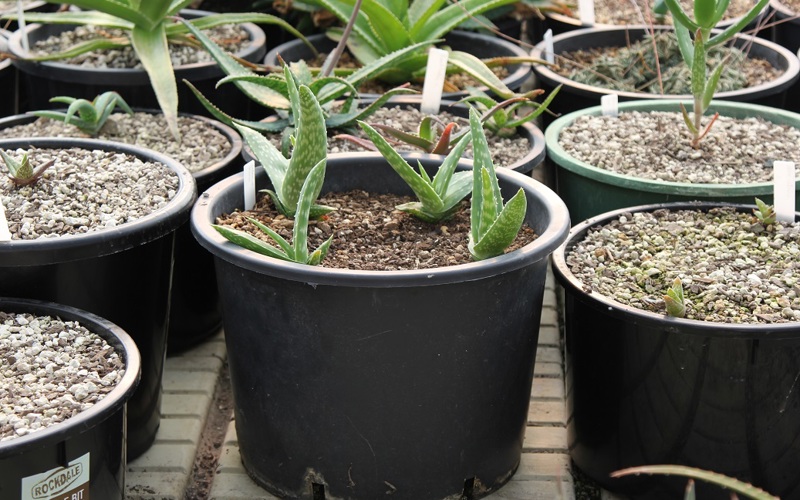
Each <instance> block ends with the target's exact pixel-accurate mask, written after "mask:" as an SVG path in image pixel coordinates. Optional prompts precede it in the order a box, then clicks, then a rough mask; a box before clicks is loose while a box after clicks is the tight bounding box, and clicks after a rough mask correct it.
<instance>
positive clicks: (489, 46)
mask: <svg viewBox="0 0 800 500" xmlns="http://www.w3.org/2000/svg"><path fill="white" fill-rule="evenodd" d="M308 41H309V42H311V44H312V45H313V46H314V47H315V48H316V49H317V50H318V51H319V52H323V53H329V52H330V51H331V50H333V48H334V47H336V42H334V41H333V40H331V39H330V38H328V37H327V36H325V35H312V36H310V37H308ZM442 45H446V46H448V47H450V48H451V49H453V50H461V51H464V52H469V53H470V54H472V55H474V56H476V57H479V58H487V57H503V56H513V57H528V53H527V52H526V51H524V50H522V49H521V48H520V47H519V46H517V45H514V44H513V43H510V42H507V41H505V40H501V39H499V38H496V37H492V36H488V35H481V34H479V33H472V32H469V31H461V30H454V31H451V32H450V33H448V34H447V36H445V38H444V42H443V43H442ZM278 54H280V56H281V57H282V58H283V60H284V61H286V62H295V61H300V60H309V59H313V58H314V54H312V52H311V49H309V48H308V46H306V45H305V44H304V43H303V42H302V41H301V40H292V41H291V42H287V43H284V44H281V45H278V46H277V47H274V48H273V49H271V50H270V51H269V52H267V55H266V57H265V58H264V64H266V65H267V66H279V64H278ZM508 71H509V75H508V76H507V77H505V78H503V79H502V80H503V83H505V84H506V86H507V87H508V88H510V89H511V90H515V91H516V90H519V89H520V88H521V87H522V84H523V83H524V82H525V81H526V80H527V79H528V77H529V76H530V74H531V67H530V65H529V64H514V65H510V66H508ZM481 89H482V90H484V91H486V90H488V89H487V88H486V87H481ZM362 95H363V96H365V97H366V96H370V97H377V95H376V94H362ZM466 96H467V93H466V92H444V93H443V94H442V99H450V100H454V101H456V100H458V99H461V98H462V97H466Z"/></svg>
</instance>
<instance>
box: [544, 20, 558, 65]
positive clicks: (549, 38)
mask: <svg viewBox="0 0 800 500" xmlns="http://www.w3.org/2000/svg"><path fill="white" fill-rule="evenodd" d="M544 60H545V61H546V62H547V63H548V64H555V62H556V54H555V49H554V48H553V30H551V29H549V28H548V29H547V31H545V32H544Z"/></svg>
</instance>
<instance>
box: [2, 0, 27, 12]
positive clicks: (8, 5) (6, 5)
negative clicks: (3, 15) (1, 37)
mask: <svg viewBox="0 0 800 500" xmlns="http://www.w3.org/2000/svg"><path fill="white" fill-rule="evenodd" d="M17 3H18V2H12V1H9V2H0V12H16V11H17ZM34 3H35V2H22V9H23V10H24V9H27V8H29V7H31V6H33V4H34Z"/></svg>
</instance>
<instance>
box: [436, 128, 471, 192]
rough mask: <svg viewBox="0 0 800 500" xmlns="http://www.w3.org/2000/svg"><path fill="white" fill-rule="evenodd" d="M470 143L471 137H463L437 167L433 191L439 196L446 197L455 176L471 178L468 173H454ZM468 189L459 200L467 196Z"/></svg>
mask: <svg viewBox="0 0 800 500" xmlns="http://www.w3.org/2000/svg"><path fill="white" fill-rule="evenodd" d="M471 141H472V137H470V136H466V137H463V138H462V139H461V140H460V141H458V142H457V143H456V145H455V147H453V149H452V150H450V152H449V153H448V154H447V156H446V157H445V159H444V161H442V164H441V165H440V166H439V169H438V170H437V171H436V174H435V175H434V176H433V189H435V190H436V192H437V193H439V194H440V195H446V194H447V193H448V192H449V191H450V190H451V189H452V188H451V183H452V182H453V180H454V179H455V178H456V177H457V176H460V177H465V175H464V174H466V177H469V178H471V177H472V175H471V174H469V172H462V173H454V172H455V171H456V166H457V165H458V162H459V160H461V157H462V156H464V151H465V150H466V149H467V146H468V145H469V143H470V142H471ZM462 189H463V188H459V189H458V191H457V192H460V191H461V190H462ZM470 189H471V187H467V188H466V192H465V193H464V194H463V195H462V196H461V198H463V197H464V196H466V195H467V194H469V190H470ZM461 198H459V199H461ZM446 204H447V203H445V205H446Z"/></svg>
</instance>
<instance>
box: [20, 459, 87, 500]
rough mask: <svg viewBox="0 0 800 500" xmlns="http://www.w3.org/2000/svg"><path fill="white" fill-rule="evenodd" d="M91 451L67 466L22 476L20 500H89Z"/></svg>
mask: <svg viewBox="0 0 800 500" xmlns="http://www.w3.org/2000/svg"><path fill="white" fill-rule="evenodd" d="M89 462H90V460H89V453H86V454H85V455H83V456H81V457H78V458H76V459H75V460H73V461H72V462H70V463H69V464H68V465H67V466H66V467H56V468H55V469H50V470H49V471H45V472H42V473H40V474H36V475H33V476H28V477H24V478H22V496H21V497H20V500H89V482H90V477H89V476H90V472H89V471H90V469H89Z"/></svg>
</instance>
